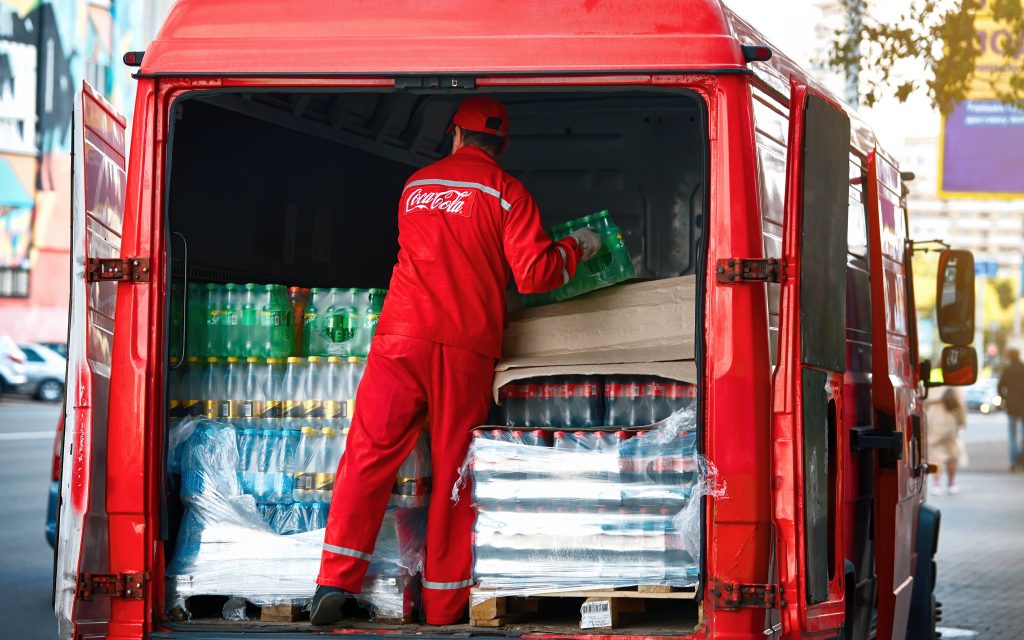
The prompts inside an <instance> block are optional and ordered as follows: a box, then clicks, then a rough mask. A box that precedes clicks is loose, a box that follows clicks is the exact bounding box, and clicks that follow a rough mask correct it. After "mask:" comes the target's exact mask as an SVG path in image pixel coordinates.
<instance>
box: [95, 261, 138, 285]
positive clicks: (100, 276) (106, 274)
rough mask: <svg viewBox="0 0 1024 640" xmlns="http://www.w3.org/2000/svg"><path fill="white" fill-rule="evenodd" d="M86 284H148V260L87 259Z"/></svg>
mask: <svg viewBox="0 0 1024 640" xmlns="http://www.w3.org/2000/svg"><path fill="white" fill-rule="evenodd" d="M85 281H86V282H149V258H89V259H88V260H87V261H86V270H85Z"/></svg>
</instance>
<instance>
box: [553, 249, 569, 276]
mask: <svg viewBox="0 0 1024 640" xmlns="http://www.w3.org/2000/svg"><path fill="white" fill-rule="evenodd" d="M555 246H556V247H558V253H560V254H561V255H562V280H563V281H562V284H563V285H566V284H569V270H568V269H566V268H565V260H566V257H565V247H563V246H562V245H560V244H558V245H555Z"/></svg>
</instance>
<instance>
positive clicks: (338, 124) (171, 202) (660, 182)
mask: <svg viewBox="0 0 1024 640" xmlns="http://www.w3.org/2000/svg"><path fill="white" fill-rule="evenodd" d="M250 91H251V90H250ZM465 95H466V92H465V91H463V92H460V93H442V92H427V91H394V90H388V91H371V90H351V89H349V90H336V91H325V90H321V91H315V92H314V91H308V90H295V91H289V92H283V91H280V90H277V91H261V92H255V91H254V92H237V91H201V92H196V93H193V94H189V95H186V96H185V97H183V98H181V99H179V100H178V101H177V102H176V103H175V104H174V105H173V107H172V108H173V117H172V118H171V125H170V134H169V135H170V145H169V151H168V159H167V160H168V162H167V166H168V172H167V184H166V193H167V197H166V224H167V227H166V228H167V229H168V230H169V232H170V233H169V234H168V235H167V237H168V241H167V250H168V254H169V258H170V259H169V261H168V262H169V263H170V264H171V279H172V282H173V283H174V284H177V285H181V284H182V283H183V281H184V276H185V274H186V273H187V276H188V282H200V283H202V282H216V283H226V282H257V283H276V284H282V285H286V286H293V285H297V286H303V287H337V286H346V287H359V288H370V287H380V288H387V287H388V282H389V279H390V276H391V270H392V268H393V266H394V264H395V260H396V254H397V249H398V242H397V240H398V238H397V204H398V200H399V195H400V193H401V191H402V187H403V185H404V183H405V181H406V180H407V179H408V177H409V176H410V175H411V174H412V173H413V172H414V171H416V170H417V169H418V168H419V167H422V166H425V165H427V164H429V163H431V162H434V161H436V160H438V159H440V158H442V157H444V156H445V155H447V154H448V153H449V152H450V148H451V135H450V134H449V133H447V131H446V130H447V127H448V124H449V122H450V121H451V117H452V115H453V113H454V112H455V110H456V108H457V106H458V104H459V102H460V100H461V99H462V98H463V97H464V96H465ZM491 95H494V97H496V98H498V99H500V100H501V101H502V102H504V104H505V105H506V106H507V107H508V110H509V114H510V115H509V117H510V121H511V127H510V130H511V144H510V146H509V148H508V149H507V152H506V153H505V154H504V156H503V157H502V158H501V160H500V162H501V164H502V166H503V167H504V168H505V169H506V170H508V171H509V172H510V173H512V174H513V175H515V176H516V177H517V178H519V179H520V180H522V182H523V183H524V184H525V186H526V187H527V188H528V189H529V191H530V192H531V193H532V194H533V196H534V197H535V199H536V200H537V202H538V205H539V208H540V210H541V212H542V216H543V222H544V223H545V225H546V226H550V225H554V224H556V223H560V222H564V221H567V220H570V219H573V218H577V217H580V216H583V215H587V214H590V213H594V212H597V211H601V210H608V211H609V212H610V216H611V218H612V219H613V220H614V222H615V223H616V224H617V225H618V226H619V227H620V228H621V230H622V232H623V235H624V238H625V241H626V245H627V247H628V249H629V252H630V255H631V257H632V260H633V266H634V270H635V273H636V277H637V278H638V279H660V278H669V277H675V276H680V275H687V274H693V273H698V272H700V271H701V270H702V266H701V264H702V262H701V260H702V259H701V258H700V254H701V252H702V246H703V244H704V242H703V230H704V228H705V224H704V215H705V210H706V206H707V205H706V198H707V196H706V192H705V184H706V182H707V173H708V168H707V163H708V159H707V156H708V151H707V149H708V143H707V116H706V112H707V109H706V106H705V104H704V102H703V101H702V100H700V99H699V98H698V97H697V96H696V94H694V93H693V92H690V91H685V90H667V89H663V90H655V89H628V90H627V89H596V88H595V89H593V90H579V89H578V88H577V89H566V88H559V87H554V88H551V89H543V90H542V89H538V88H536V87H531V88H529V89H528V90H521V91H520V90H514V91H513V90H507V91H505V92H501V93H493V94H491ZM186 248H187V251H186ZM168 290H170V288H168ZM179 290H180V289H179ZM171 308H172V309H173V306H172V307H171ZM172 325H173V322H172V323H171V324H170V325H169V326H172ZM177 358H178V355H177V354H174V353H172V354H169V359H170V361H171V365H174V364H175V361H176V359H177ZM165 507H166V509H165V511H164V513H165V514H166V516H167V517H166V518H165V520H164V523H163V525H164V526H163V527H162V530H163V531H164V536H165V538H164V539H165V545H166V548H165V552H164V556H165V557H166V558H168V559H169V558H171V557H172V555H173V553H174V546H175V543H176V540H177V531H178V528H179V526H180V523H181V517H182V512H183V508H182V504H181V502H180V501H179V498H178V496H177V494H176V493H175V491H174V488H173V487H170V486H169V487H168V490H167V492H166V495H165ZM584 599H585V598H583V597H581V598H578V599H573V598H563V599H561V600H562V602H560V603H559V606H560V608H557V610H552V611H550V612H545V616H546V617H545V619H544V622H543V623H540V622H539V621H538V624H530V625H529V626H527V627H523V628H522V630H521V631H520V632H518V633H521V632H527V631H534V632H537V631H539V632H548V633H563V634H564V633H575V634H578V633H580V631H579V615H580V605H581V603H582V602H583V600H584ZM225 600H226V598H217V597H201V598H193V599H192V602H190V604H189V608H190V610H189V611H188V613H187V616H186V615H178V617H177V618H175V616H174V613H173V612H171V617H170V618H169V619H165V620H164V621H163V623H162V626H164V628H165V629H170V630H171V632H170V634H171V635H167V636H165V635H161V636H160V637H171V636H177V635H178V632H186V631H192V632H194V631H196V630H197V628H198V627H197V626H196V625H197V624H209V625H214V627H212V628H218V627H219V628H220V629H221V630H226V629H225V625H228V626H230V625H235V626H233V627H232V629H233V630H234V631H237V630H238V625H240V624H244V623H243V622H237V621H234V622H229V621H224V620H221V608H222V606H223V605H224V601H225ZM651 602H652V604H651V605H650V606H648V609H647V612H646V613H645V614H644V615H643V616H640V617H639V618H640V619H639V621H638V622H637V624H631V625H626V626H624V627H623V628H621V629H614V630H611V631H605V630H602V631H600V633H601V634H627V635H655V636H657V635H662V636H680V635H684V634H687V633H690V632H692V630H693V629H694V628H695V627H696V626H697V625H698V623H699V613H698V607H697V604H696V603H697V601H696V600H667V599H666V600H652V601H651ZM178 613H179V614H181V613H182V612H178ZM364 620H365V616H364ZM249 624H255V623H252V622H250V623H249ZM353 624H354V625H356V626H358V624H359V623H358V622H356V623H353ZM368 625H370V623H363V626H364V627H367V626H368ZM409 628H410V627H408V626H406V627H402V629H403V630H408V629H409ZM208 629H210V628H209V627H208ZM309 629H310V627H309V623H308V622H305V623H294V624H290V625H289V624H283V625H281V626H279V627H276V630H277V631H282V632H286V631H289V630H291V631H308V630H309ZM263 630H264V631H267V630H269V629H263ZM427 630H429V632H430V633H436V632H437V631H438V629H437V628H431V627H428V628H424V629H423V631H427ZM441 631H446V630H445V629H442V630H441ZM447 631H458V632H461V633H466V632H467V631H473V629H471V628H470V627H466V626H461V627H457V628H452V629H447ZM478 631H479V630H478ZM164 633H167V632H164ZM501 633H502V634H507V633H508V632H506V631H502V632H501ZM211 637H212V636H211ZM275 637H276V636H275ZM281 637H284V636H281Z"/></svg>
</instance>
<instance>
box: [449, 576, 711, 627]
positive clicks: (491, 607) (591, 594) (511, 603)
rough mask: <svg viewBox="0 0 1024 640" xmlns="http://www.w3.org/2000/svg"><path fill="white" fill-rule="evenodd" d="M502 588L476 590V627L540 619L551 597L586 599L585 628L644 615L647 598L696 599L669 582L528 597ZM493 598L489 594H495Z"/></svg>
mask: <svg viewBox="0 0 1024 640" xmlns="http://www.w3.org/2000/svg"><path fill="white" fill-rule="evenodd" d="M498 593H501V592H498V591H490V590H488V589H473V592H472V596H471V600H472V601H473V602H476V603H477V604H474V605H472V606H471V607H470V611H469V624H470V626H474V627H489V628H494V627H502V626H505V625H508V624H514V623H518V622H524V621H527V620H530V619H533V618H536V617H537V616H538V615H539V614H540V613H541V609H542V607H543V605H544V600H546V599H548V598H583V599H584V605H583V608H582V610H581V611H582V612H583V613H581V627H582V628H585V629H586V628H589V629H614V628H617V627H618V626H620V625H621V624H622V622H623V621H624V620H628V618H629V617H630V616H631V615H635V614H642V613H644V610H645V601H647V600H668V599H679V600H692V599H694V598H695V597H696V592H694V591H681V590H674V589H673V587H668V586H665V585H640V586H637V587H626V588H621V589H599V590H580V591H552V592H545V593H536V594H530V595H528V596H503V595H497V594H498ZM492 594H493V596H492V597H488V596H489V595H492Z"/></svg>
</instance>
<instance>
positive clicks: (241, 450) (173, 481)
mask: <svg viewBox="0 0 1024 640" xmlns="http://www.w3.org/2000/svg"><path fill="white" fill-rule="evenodd" d="M363 369H364V360H363V359H361V358H358V357H354V356H352V357H348V358H342V357H338V356H330V357H319V356H309V357H294V356H292V357H288V358H260V357H248V358H238V357H234V356H231V357H227V358H219V357H216V356H210V357H206V358H203V359H200V358H198V357H194V356H193V357H190V358H188V359H186V361H185V362H184V363H183V364H182V366H179V367H178V368H176V369H172V370H171V372H170V380H169V383H168V395H169V403H168V404H169V416H170V427H171V428H170V434H169V439H168V448H169V451H170V456H169V472H170V474H169V476H170V477H169V482H170V485H171V486H172V487H177V488H178V491H179V493H180V496H181V500H182V503H183V504H184V505H185V514H184V517H183V519H182V523H181V527H180V529H179V534H178V539H177V547H176V549H175V552H174V557H173V558H172V562H171V563H170V565H169V567H168V576H169V578H170V580H171V583H172V585H174V590H175V594H176V599H175V600H174V601H173V605H174V606H180V607H183V608H184V607H185V606H186V603H185V600H186V599H187V598H189V597H191V596H195V595H221V596H231V597H234V598H243V599H246V600H249V601H250V602H253V603H254V604H258V605H272V604H294V603H301V602H303V601H305V600H307V599H308V598H309V597H310V596H311V595H312V589H313V587H314V586H315V580H316V575H317V571H318V567H319V561H320V554H321V550H322V546H323V535H324V527H325V525H326V520H327V512H328V509H329V505H330V502H331V499H332V497H333V491H334V479H335V472H336V470H337V469H338V465H339V463H340V461H341V457H342V454H343V452H344V450H345V445H346V442H347V436H348V432H349V426H350V424H351V422H352V417H353V415H354V409H355V397H356V391H357V389H358V386H359V383H360V380H361V378H362V373H363ZM429 460H430V453H429V441H428V436H427V435H426V434H425V433H424V434H422V435H421V437H420V439H419V441H418V443H417V445H416V447H415V449H414V450H413V452H412V453H411V454H410V455H409V457H408V458H407V460H406V461H405V462H404V463H403V464H402V466H401V468H400V469H399V472H398V474H397V478H398V479H397V480H396V484H395V489H394V491H393V494H392V496H391V500H390V502H389V512H388V515H387V517H386V518H385V521H384V524H383V526H382V528H381V532H380V535H379V538H378V540H377V545H376V551H375V553H374V559H373V562H372V563H371V569H370V572H369V573H368V577H367V582H366V584H364V593H363V596H362V597H363V598H364V600H365V602H366V603H367V604H369V605H370V607H371V608H372V610H373V612H374V614H375V616H376V617H380V618H386V619H389V620H405V619H408V618H409V616H410V615H411V613H412V609H413V607H414V606H415V604H416V602H417V601H418V584H419V583H418V574H419V572H420V567H421V565H422V553H423V541H424V535H425V528H424V527H425V518H426V513H425V511H426V509H425V505H426V502H427V500H428V497H429V496H428V495H427V493H428V491H429V487H430V463H429Z"/></svg>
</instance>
